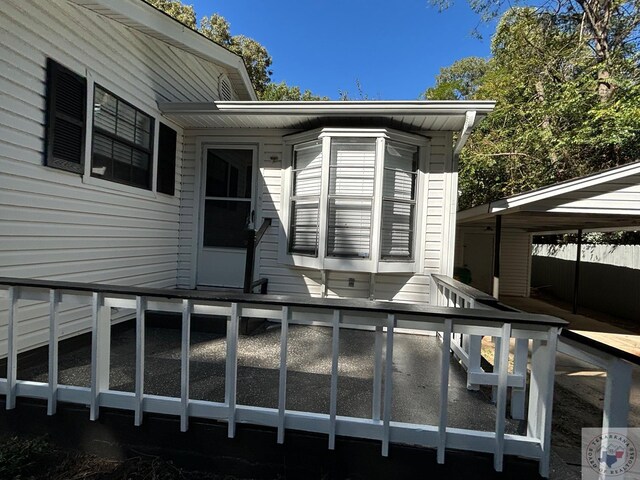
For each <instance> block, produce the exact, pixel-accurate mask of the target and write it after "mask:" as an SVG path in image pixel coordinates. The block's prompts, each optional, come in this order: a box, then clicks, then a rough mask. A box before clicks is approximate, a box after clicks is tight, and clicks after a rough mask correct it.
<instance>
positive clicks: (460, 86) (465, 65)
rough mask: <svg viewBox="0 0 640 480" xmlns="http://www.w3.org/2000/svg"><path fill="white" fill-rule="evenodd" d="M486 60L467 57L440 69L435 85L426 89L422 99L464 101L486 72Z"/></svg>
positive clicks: (470, 95) (472, 92)
mask: <svg viewBox="0 0 640 480" xmlns="http://www.w3.org/2000/svg"><path fill="white" fill-rule="evenodd" d="M487 64H488V62H487V60H485V59H484V58H480V57H467V58H463V59H461V60H458V61H457V62H454V63H453V64H452V65H451V66H449V67H443V68H441V69H440V73H439V74H438V75H436V85H435V86H434V87H430V88H428V89H427V90H426V91H425V92H424V93H423V94H422V97H423V98H425V99H427V100H465V99H467V98H471V97H472V96H473V94H474V93H475V92H476V90H477V88H478V86H479V84H480V82H481V81H482V77H483V76H484V74H485V73H486V72H487Z"/></svg>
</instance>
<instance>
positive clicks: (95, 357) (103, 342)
mask: <svg viewBox="0 0 640 480" xmlns="http://www.w3.org/2000/svg"><path fill="white" fill-rule="evenodd" d="M91 321H92V328H91V406H90V411H89V418H90V419H91V420H97V419H98V416H99V414H100V392H102V391H104V390H108V389H109V360H110V354H109V349H110V347H111V308H109V307H105V306H104V295H103V294H102V293H98V292H93V300H92V304H91Z"/></svg>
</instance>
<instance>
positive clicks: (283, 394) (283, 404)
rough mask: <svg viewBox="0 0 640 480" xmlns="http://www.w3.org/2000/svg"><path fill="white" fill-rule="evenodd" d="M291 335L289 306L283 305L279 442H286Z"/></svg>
mask: <svg viewBox="0 0 640 480" xmlns="http://www.w3.org/2000/svg"><path fill="white" fill-rule="evenodd" d="M288 335H289V307H287V306H284V307H282V323H281V327H280V381H279V384H278V443H284V420H285V412H286V408H287V340H288V338H287V337H288Z"/></svg>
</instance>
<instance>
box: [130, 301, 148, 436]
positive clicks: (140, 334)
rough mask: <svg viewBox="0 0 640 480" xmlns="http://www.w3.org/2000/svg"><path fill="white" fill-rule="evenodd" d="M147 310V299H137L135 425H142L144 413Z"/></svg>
mask: <svg viewBox="0 0 640 480" xmlns="http://www.w3.org/2000/svg"><path fill="white" fill-rule="evenodd" d="M146 309H147V299H146V298H144V297H141V296H137V297H136V390H135V396H136V407H135V413H134V420H133V422H134V425H135V426H136V427H139V426H140V425H142V415H143V412H144V408H143V407H144V405H143V402H144V347H145V345H144V344H145V339H144V334H145V328H146V327H145V315H146V314H145V311H146Z"/></svg>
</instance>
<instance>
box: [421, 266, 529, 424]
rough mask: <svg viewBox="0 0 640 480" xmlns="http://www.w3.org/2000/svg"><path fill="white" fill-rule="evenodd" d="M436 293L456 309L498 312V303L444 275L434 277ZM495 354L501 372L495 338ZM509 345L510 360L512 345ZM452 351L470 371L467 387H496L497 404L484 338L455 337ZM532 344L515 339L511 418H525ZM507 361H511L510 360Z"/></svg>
mask: <svg viewBox="0 0 640 480" xmlns="http://www.w3.org/2000/svg"><path fill="white" fill-rule="evenodd" d="M432 278H433V280H434V282H435V285H436V287H437V289H438V291H437V302H438V303H437V304H438V305H443V306H448V307H454V308H480V309H486V310H491V311H497V310H499V304H498V300H496V299H495V298H494V297H492V296H491V295H489V294H486V293H484V292H481V291H480V290H477V289H475V288H473V287H470V286H469V285H466V284H464V283H462V282H459V281H457V280H454V279H453V278H450V277H447V276H445V275H432ZM493 344H494V355H493V361H494V365H493V371H494V372H497V371H499V370H500V362H501V361H502V339H501V337H495V336H494V337H493ZM506 345H507V348H506V350H507V353H506V356H507V359H508V356H509V352H508V351H509V347H510V342H507V343H506ZM451 350H452V352H453V353H454V355H455V356H456V357H457V358H458V359H459V360H460V363H461V364H462V365H463V366H464V367H465V368H466V370H467V388H468V389H469V390H477V389H478V388H479V387H480V385H491V386H493V401H494V402H495V401H496V395H497V388H496V386H497V383H496V376H497V374H496V373H488V372H485V371H484V369H483V368H482V351H481V350H482V335H457V336H456V335H453V336H452V338H451ZM528 354H529V341H528V339H526V338H518V339H515V340H514V356H513V370H512V372H511V373H509V377H508V382H507V385H508V388H510V389H511V395H510V398H511V403H510V405H509V406H510V409H509V410H510V414H511V418H513V419H516V420H523V419H524V418H525V402H526V388H527V356H528ZM507 361H508V360H507Z"/></svg>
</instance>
